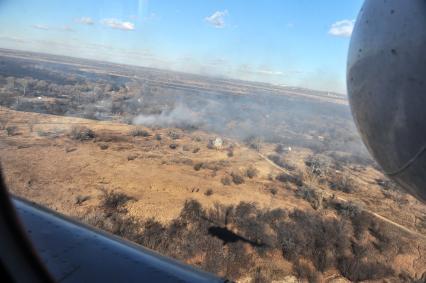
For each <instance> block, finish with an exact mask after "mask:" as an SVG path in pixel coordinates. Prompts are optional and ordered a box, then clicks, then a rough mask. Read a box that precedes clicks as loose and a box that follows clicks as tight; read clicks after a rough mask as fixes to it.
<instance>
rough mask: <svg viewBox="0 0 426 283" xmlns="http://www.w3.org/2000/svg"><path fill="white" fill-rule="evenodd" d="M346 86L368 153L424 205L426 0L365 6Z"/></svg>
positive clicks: (369, 0) (371, 1)
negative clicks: (422, 201)
mask: <svg viewBox="0 0 426 283" xmlns="http://www.w3.org/2000/svg"><path fill="white" fill-rule="evenodd" d="M347 82H348V94H349V101H350V105H351V109H352V114H353V116H354V119H355V123H356V125H357V127H358V130H359V131H360V133H361V137H362V139H363V141H364V143H365V144H366V146H367V148H368V150H369V151H370V153H371V154H372V155H373V157H374V158H375V159H376V160H377V162H378V163H379V164H380V165H381V167H382V168H383V169H384V171H385V172H386V173H387V174H388V175H389V176H390V177H391V178H393V179H394V180H395V181H397V182H398V183H399V184H401V185H402V186H403V187H404V188H405V189H406V190H407V191H409V192H410V193H411V194H413V195H415V196H416V197H418V198H419V199H422V200H424V201H425V200H426V1H424V0H410V1H402V0H387V1H382V0H380V1H378V0H367V1H365V3H364V6H363V8H362V10H361V12H360V14H359V16H358V19H357V22H356V25H355V29H354V32H353V35H352V39H351V45H350V50H349V57H348V72H347Z"/></svg>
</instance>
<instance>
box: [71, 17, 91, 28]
mask: <svg viewBox="0 0 426 283" xmlns="http://www.w3.org/2000/svg"><path fill="white" fill-rule="evenodd" d="M75 22H76V23H79V24H82V25H88V26H91V25H94V24H95V21H94V20H93V19H92V18H91V17H81V18H78V19H75Z"/></svg>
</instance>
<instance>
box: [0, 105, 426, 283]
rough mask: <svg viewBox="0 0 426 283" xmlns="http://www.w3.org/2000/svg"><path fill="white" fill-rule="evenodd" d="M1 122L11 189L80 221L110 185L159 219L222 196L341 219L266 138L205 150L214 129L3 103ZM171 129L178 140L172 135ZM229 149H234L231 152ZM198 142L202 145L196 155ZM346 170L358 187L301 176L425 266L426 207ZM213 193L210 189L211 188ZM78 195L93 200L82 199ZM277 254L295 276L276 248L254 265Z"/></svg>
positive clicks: (140, 215) (405, 260) (294, 159)
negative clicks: (301, 185)
mask: <svg viewBox="0 0 426 283" xmlns="http://www.w3.org/2000/svg"><path fill="white" fill-rule="evenodd" d="M0 121H7V123H5V125H4V128H7V127H13V126H15V127H16V129H15V132H14V134H13V135H8V134H7V131H6V130H3V131H1V132H0V141H1V142H0V155H1V162H2V165H3V169H4V172H5V175H6V181H7V184H8V185H9V187H10V189H11V192H12V193H13V194H15V195H17V196H21V197H24V198H26V199H30V200H32V201H34V202H36V203H39V204H42V205H44V206H47V207H49V208H51V209H53V210H56V211H58V212H60V213H62V214H65V215H69V216H72V217H76V218H81V217H83V216H84V215H85V214H87V213H88V212H90V211H93V210H94V209H96V208H97V207H99V206H100V205H101V201H102V196H103V194H104V191H105V190H114V191H116V192H121V193H124V194H126V195H127V196H129V197H131V198H132V200H131V201H129V202H128V203H127V204H126V205H125V207H126V209H127V212H126V213H127V214H128V215H129V216H132V217H135V218H137V219H149V218H154V219H155V220H157V221H159V222H161V223H163V224H164V225H167V224H168V223H170V222H171V221H172V220H173V219H175V218H176V217H178V216H179V213H180V211H181V209H182V207H183V206H184V204H185V201H187V200H188V199H194V200H197V201H198V202H199V203H200V204H201V205H202V206H203V207H205V208H213V207H214V206H215V204H217V203H219V204H221V205H238V204H239V203H240V202H248V203H256V205H257V206H258V208H259V209H276V208H281V209H286V210H289V211H292V210H293V209H300V210H303V211H312V212H313V213H318V211H320V212H319V213H320V214H322V215H324V216H326V217H333V218H336V217H339V216H338V215H337V214H336V212H335V211H333V210H332V209H326V208H324V209H323V208H320V209H319V210H315V209H313V208H312V206H311V205H310V203H309V202H308V201H306V200H304V199H302V198H300V196H298V195H297V194H296V191H297V187H296V186H295V185H294V184H292V183H283V182H280V181H278V180H276V179H275V177H276V176H277V175H279V174H280V173H282V172H287V173H289V174H294V171H293V172H289V171H287V170H286V169H283V168H281V167H279V166H277V165H275V164H274V163H272V162H271V161H270V160H269V159H267V158H266V156H268V155H269V154H271V152H272V151H273V148H274V147H273V145H272V144H264V145H263V146H262V149H261V150H260V151H259V152H258V151H256V150H254V149H251V148H249V147H247V146H245V145H243V144H240V143H238V142H237V141H234V140H230V139H225V140H224V145H223V148H221V149H209V148H208V146H207V145H208V141H209V139H211V138H214V137H215V136H211V135H209V134H207V133H205V132H202V131H195V132H191V133H189V132H186V131H183V130H180V129H151V128H143V127H141V126H132V125H125V124H119V123H111V122H98V121H92V120H87V119H80V118H70V117H61V116H53V115H45V114H36V113H25V112H16V111H13V110H9V109H6V108H1V109H0ZM81 126H84V127H87V128H90V129H91V130H93V131H94V133H96V137H95V138H93V139H91V140H88V141H79V140H74V139H72V138H71V137H70V133H71V131H72V129H73V128H76V127H81ZM136 128H137V129H139V130H141V129H143V130H146V131H147V132H148V133H149V136H147V137H139V136H136V137H135V136H133V135H132V131H133V130H135V129H136ZM170 132H173V133H175V134H177V135H179V138H178V139H173V138H171V137H170V136H171V135H170V134H169V133H170ZM156 135H160V136H161V140H157V138H156ZM170 144H176V145H177V148H176V149H171V148H170ZM231 146H232V147H233V156H232V157H229V156H228V155H227V152H228V148H229V147H231ZM101 147H102V148H103V149H102V148H101ZM194 149H199V151H197V152H196V153H194ZM310 154H311V152H310V150H309V149H306V148H293V150H292V151H291V152H289V153H288V154H287V155H286V161H287V162H288V163H289V164H291V165H293V166H295V167H296V168H297V170H299V171H304V170H306V168H305V167H306V166H305V165H304V162H303V160H304V158H305V157H306V156H308V155H310ZM197 163H203V166H201V168H200V169H199V170H198V171H196V170H195V169H194V165H196V164H197ZM249 167H253V168H256V169H257V171H258V172H257V176H255V177H253V178H252V179H250V178H248V177H245V176H244V172H245V171H246V170H247V169H248V168H249ZM343 170H344V172H345V173H347V174H350V175H352V176H354V177H355V180H356V182H357V187H358V189H357V191H356V192H354V193H349V194H348V193H344V192H338V191H335V190H331V189H330V188H328V186H326V185H324V184H321V182H319V180H318V179H316V178H314V177H312V176H311V178H308V177H307V178H306V179H305V180H304V182H305V183H306V184H308V185H309V186H310V187H312V188H315V189H316V190H318V191H319V192H321V193H322V194H323V196H324V199H327V198H334V199H340V200H342V201H353V202H355V203H359V204H360V205H361V206H362V207H363V209H364V210H365V211H367V212H368V213H370V214H371V215H373V217H374V218H375V219H376V220H377V221H378V222H385V223H387V224H388V225H389V226H388V229H390V230H391V231H393V233H397V234H398V237H400V238H404V239H406V240H407V241H409V243H410V244H409V246H413V247H416V248H413V250H412V251H411V252H409V253H407V254H403V255H398V256H395V258H392V259H387V260H388V261H389V263H391V264H392V265H393V266H395V267H397V268H398V269H399V270H406V271H409V272H410V273H411V274H417V275H419V274H422V270H423V272H424V271H425V266H426V259H425V257H424V256H423V254H425V252H426V240H425V236H424V235H425V232H426V226H425V225H424V221H425V220H424V218H425V206H424V205H422V204H420V203H419V202H418V201H416V200H415V199H413V198H412V197H410V196H407V195H397V196H396V197H395V198H386V197H385V196H384V195H383V193H382V189H381V188H380V186H379V185H377V183H376V181H375V180H376V179H378V178H382V179H383V178H384V176H383V175H382V174H381V173H380V172H379V171H377V170H376V169H374V168H372V167H366V168H363V169H362V170H361V171H360V172H359V171H357V168H351V167H350V166H349V167H347V168H346V167H345V168H344V169H343ZM23 172H24V174H23ZM233 172H234V173H237V172H238V173H240V175H241V176H244V183H243V184H240V185H236V184H231V185H226V186H225V185H223V184H222V182H221V179H222V178H223V177H225V176H231V174H232V173H233ZM342 174H343V173H342ZM272 188H274V189H276V193H275V194H272V193H271V189H272ZM207 190H211V191H212V194H211V195H208V194H207V193H206V192H207ZM81 196H83V197H88V199H87V200H86V201H84V202H83V203H81V204H77V199H78V198H79V197H81ZM421 221H423V222H421ZM273 258H275V259H276V260H275V261H276V263H275V264H276V266H275V268H280V270H282V272H283V274H291V264H290V263H289V262H287V261H286V260H283V259H282V258H281V257H280V256H279V254H275V255H273V254H271V255H269V256H268V257H267V258H266V259H265V258H263V259H261V258H259V259H258V264H259V265H260V266H261V262H262V261H263V262H264V261H269V260H272V259H273ZM188 262H189V263H191V260H188ZM333 274H335V273H333V272H332V271H328V272H327V273H324V274H323V277H322V278H323V280H325V279H324V278H328V277H329V278H334V276H333ZM242 279H244V278H242Z"/></svg>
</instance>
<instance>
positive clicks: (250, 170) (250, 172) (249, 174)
mask: <svg viewBox="0 0 426 283" xmlns="http://www.w3.org/2000/svg"><path fill="white" fill-rule="evenodd" d="M258 172H259V171H258V170H257V169H256V168H254V167H252V166H250V167H249V168H247V170H246V176H247V177H249V178H250V179H253V178H254V177H256V176H257V174H258Z"/></svg>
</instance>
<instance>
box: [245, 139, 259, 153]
mask: <svg viewBox="0 0 426 283" xmlns="http://www.w3.org/2000/svg"><path fill="white" fill-rule="evenodd" d="M244 142H245V144H246V145H247V146H248V147H249V148H251V149H254V150H256V151H260V149H261V148H262V142H263V140H262V138H260V137H254V136H252V137H248V138H246V139H245V141H244Z"/></svg>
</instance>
